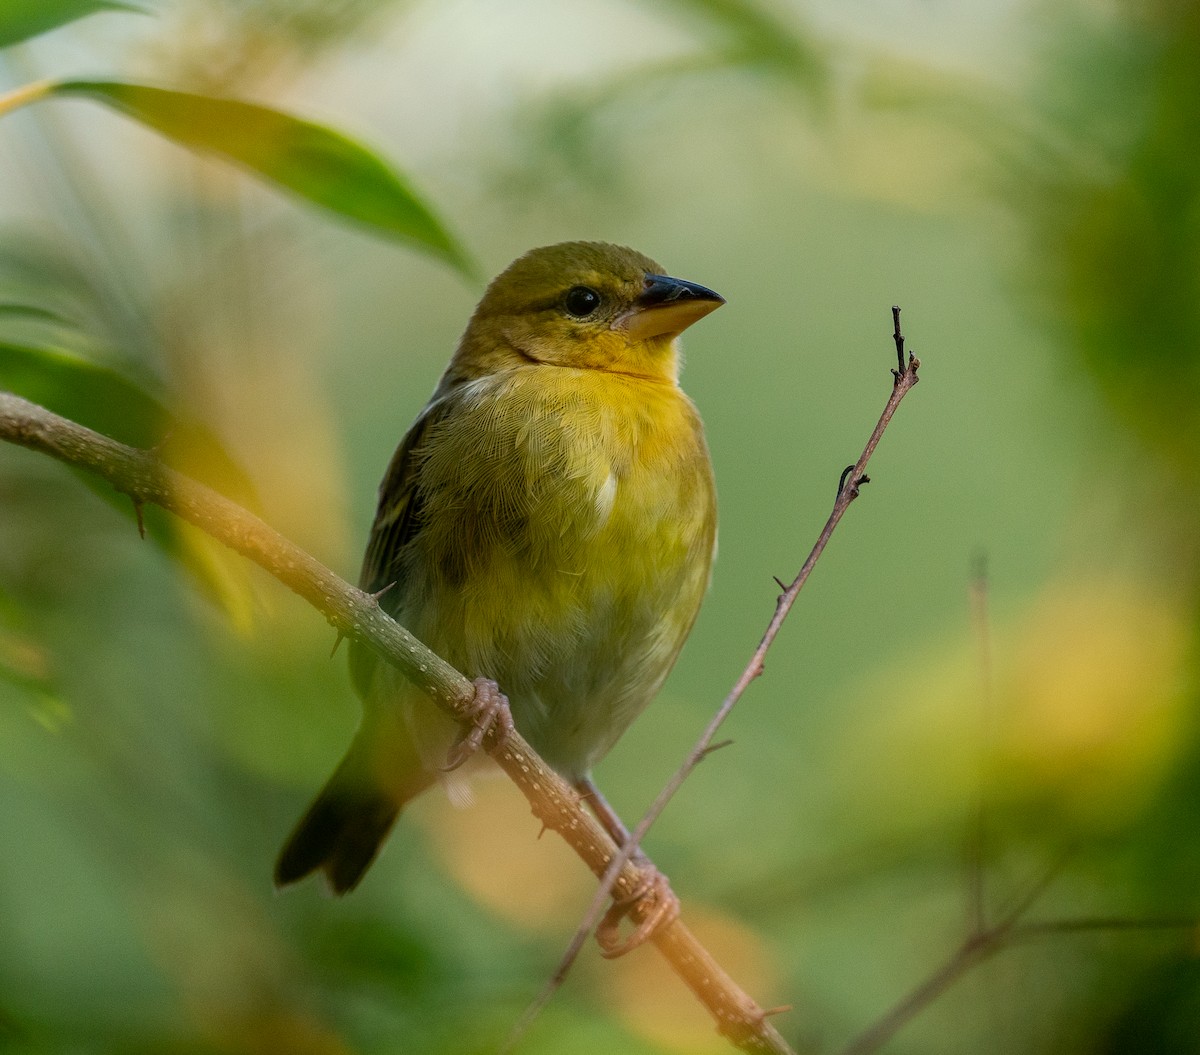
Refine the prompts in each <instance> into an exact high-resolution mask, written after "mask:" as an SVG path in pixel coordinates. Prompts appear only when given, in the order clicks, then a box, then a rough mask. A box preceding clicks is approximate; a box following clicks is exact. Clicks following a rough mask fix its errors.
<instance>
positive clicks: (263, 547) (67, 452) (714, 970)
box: [0, 392, 790, 1055]
mask: <svg viewBox="0 0 1200 1055" xmlns="http://www.w3.org/2000/svg"><path fill="white" fill-rule="evenodd" d="M0 439H3V440H7V441H9V442H11V443H15V444H18V445H20V446H23V447H28V448H30V449H32V450H36V451H40V452H42V453H43V454H48V455H50V456H51V457H53V458H57V459H58V460H59V461H62V462H66V463H67V464H68V465H73V466H76V467H78V468H82V469H86V470H88V471H90V472H93V473H95V474H97V475H99V476H101V477H103V478H104V479H105V480H107V481H108V482H109V483H111V484H112V485H113V486H114V487H115V488H116V489H117V490H118V491H119V492H121V493H123V494H126V495H128V496H129V497H130V498H131V499H132V500H133V502H134V503H135V505H140V504H144V503H147V502H149V503H153V504H155V505H159V506H162V507H163V508H164V509H167V510H170V511H171V512H172V513H175V514H176V515H178V516H179V517H181V518H183V519H184V520H187V521H188V522H189V523H192V524H194V525H196V526H197V527H199V528H200V529H201V530H203V531H205V532H207V533H208V534H209V535H211V536H212V537H213V538H215V539H217V540H218V541H219V542H222V543H224V544H225V545H227V546H229V547H230V548H231V549H233V550H236V551H237V552H238V553H240V554H242V555H243V556H245V557H248V558H250V559H251V560H252V561H254V562H255V563H256V564H258V565H259V566H260V567H262V568H264V569H265V570H266V571H268V572H269V573H270V574H271V575H273V576H275V578H277V579H278V580H279V581H280V582H282V583H283V584H284V585H285V586H287V587H288V588H289V589H291V590H293V591H294V592H295V593H297V594H299V595H300V596H301V597H303V598H304V599H305V600H306V601H308V603H309V604H311V605H312V606H313V607H314V608H316V609H317V610H318V611H319V612H321V613H322V614H323V615H324V616H325V618H326V619H327V620H328V621H329V623H330V624H331V625H332V626H333V627H334V628H335V629H336V630H337V632H338V633H339V634H340V635H341V636H343V637H346V638H351V639H354V640H357V641H361V642H362V643H363V644H365V645H367V646H368V647H370V648H371V649H373V650H374V651H375V652H377V653H378V654H379V655H380V656H382V657H383V658H384V659H386V660H388V661H389V662H391V663H393V664H394V665H395V666H396V667H398V668H399V669H400V670H401V671H402V672H403V673H404V674H405V676H407V677H408V678H409V679H410V680H411V681H412V682H413V683H414V684H416V685H417V686H418V687H419V688H420V689H421V691H422V692H424V693H426V694H427V695H428V696H429V697H430V698H431V699H432V700H433V701H434V703H436V704H437V705H438V706H439V707H441V708H442V709H443V710H444V711H446V712H447V713H448V714H450V715H452V716H453V717H455V718H457V719H459V720H462V719H463V718H465V717H466V716H467V714H468V708H469V706H470V704H471V702H472V700H473V699H474V694H475V690H474V686H473V685H472V684H471V682H469V681H468V680H467V679H466V678H465V677H464V676H463V675H462V674H461V673H459V672H458V671H457V670H455V669H454V668H453V667H451V666H450V665H449V664H448V663H446V662H445V661H444V660H442V659H441V658H439V657H438V656H436V655H435V654H434V653H432V652H431V651H429V649H427V648H426V647H425V646H424V645H422V644H421V643H420V642H419V641H418V640H417V639H416V638H415V637H413V636H412V634H410V633H409V632H408V631H407V630H405V629H404V627H402V626H400V624H399V623H397V622H396V621H395V620H393V619H392V618H391V617H390V616H388V615H387V613H385V612H384V611H383V610H382V609H381V608H380V607H379V604H378V602H377V600H376V599H375V598H373V597H371V596H370V595H369V594H366V593H364V592H363V591H362V590H359V589H356V588H355V587H353V586H351V585H350V584H349V583H347V582H346V581H345V580H343V579H341V578H339V577H338V576H337V575H334V574H333V572H331V571H330V570H329V569H328V568H326V567H325V566H324V565H322V564H321V563H320V562H319V561H317V560H316V559H314V558H313V557H312V556H310V555H309V554H308V553H306V552H305V551H304V550H302V549H300V547H298V546H296V545H295V544H294V543H292V542H290V541H289V540H288V539H286V538H284V537H283V536H282V535H280V534H279V533H278V532H277V531H275V530H274V529H273V528H271V527H269V526H268V525H267V524H266V523H264V522H263V521H262V520H260V519H259V518H258V517H256V516H254V515H253V514H252V513H249V512H247V511H246V510H245V509H243V508H241V507H240V506H238V505H236V504H235V503H233V502H231V501H229V499H227V498H225V497H224V496H222V495H220V494H218V493H217V492H215V491H213V490H211V489H210V488H208V487H205V486H204V485H203V484H200V483H197V482H196V481H195V480H192V479H190V478H189V477H186V476H184V475H182V474H181V473H178V472H175V471H174V470H172V469H169V468H167V467H166V466H165V465H163V464H162V462H161V461H160V460H159V459H158V457H157V456H156V455H155V454H154V453H152V452H147V451H140V450H136V449H135V448H133V447H127V446H125V445H124V444H121V443H117V442H116V441H115V440H112V439H109V438H108V437H107V436H102V435H100V434H99V433H97V432H93V431H92V430H90V429H86V428H84V427H83V426H81V425H78V424H76V423H75V422H72V421H68V420H67V419H65V418H62V417H59V416H58V415H57V414H53V413H51V412H50V411H48V410H46V409H44V408H43V407H39V406H37V405H36V404H33V403H30V402H28V401H27V400H24V399H21V398H20V397H18V396H15V395H11V394H9V393H6V392H0ZM486 746H488V747H489V749H493V750H492V757H493V758H495V760H496V761H497V762H498V763H499V765H500V768H501V769H503V770H504V772H505V773H507V774H508V776H509V777H510V778H511V779H512V781H513V782H514V783H515V784H516V785H517V786H518V787H519V788H520V789H521V791H522V792H523V793H524V795H525V797H526V798H527V799H528V800H529V802H530V805H531V806H532V807H533V813H534V816H535V817H537V818H538V819H539V820H540V821H541V822H542V823H543V824H544V825H545V826H546V827H547V828H551V829H553V830H554V831H555V832H557V833H558V834H559V835H560V836H562V838H563V839H564V840H566V842H567V843H568V844H569V845H570V846H571V848H572V849H573V850H575V852H576V853H577V854H578V855H579V856H580V857H581V858H582V859H583V861H584V863H585V864H586V865H587V866H588V867H589V868H590V869H591V870H592V872H593V873H595V874H596V875H597V876H602V875H604V874H605V872H606V870H607V869H608V867H609V862H610V861H611V860H612V859H613V858H614V856H615V855H616V853H617V847H616V846H615V844H614V843H613V841H612V840H611V839H610V838H609V836H608V834H607V833H606V832H605V831H604V830H603V829H602V828H601V827H600V825H599V824H598V823H597V822H596V821H595V820H594V819H593V818H592V816H591V815H590V814H589V813H588V812H587V811H586V810H585V809H584V808H583V806H582V804H581V803H580V800H579V796H578V795H577V794H576V793H575V791H574V790H573V789H572V788H571V787H570V786H568V784H567V783H566V782H565V781H564V780H563V779H562V778H561V777H560V776H559V775H558V774H557V773H555V772H554V771H553V770H552V769H550V767H549V766H547V765H546V763H545V762H543V761H542V760H541V758H539V757H538V755H537V754H535V753H534V751H533V750H532V748H530V747H529V745H528V744H527V743H526V742H525V741H524V740H523V739H522V738H521V737H520V736H517V735H513V736H510V737H508V738H507V739H505V741H504V742H503V743H502V744H500V745H499V746H497V745H496V744H495V741H494V739H492V740H490V741H488V742H486ZM643 885H644V869H643V868H641V867H639V866H637V865H634V864H631V863H630V862H628V861H626V862H624V863H623V864H622V865H621V866H620V867H619V869H618V870H617V874H616V878H615V882H614V883H613V885H612V890H613V893H614V894H615V895H616V896H618V897H627V896H629V895H631V894H632V893H634V892H635V891H638V890H640V889H641V888H642V886H643ZM652 940H653V942H654V944H655V945H656V946H657V947H658V949H659V951H660V952H661V953H662V954H663V956H665V957H666V959H667V961H668V963H669V964H670V965H671V967H672V969H673V970H674V971H675V972H676V974H678V975H679V977H680V978H681V979H682V980H683V981H684V983H685V984H686V985H687V986H688V988H689V989H691V990H692V992H693V993H694V994H695V995H696V997H697V999H699V1000H700V1001H701V1002H702V1003H703V1004H704V1006H705V1007H706V1008H707V1009H708V1011H709V1013H710V1014H711V1015H712V1016H713V1018H714V1019H715V1020H716V1024H717V1028H718V1030H719V1031H720V1032H721V1033H722V1034H724V1035H725V1036H726V1037H728V1038H729V1039H730V1040H731V1041H732V1042H733V1043H734V1044H735V1045H736V1046H737V1047H739V1048H741V1049H742V1050H743V1051H748V1052H771V1053H777V1055H784V1053H788V1052H790V1049H789V1047H788V1045H787V1043H786V1042H785V1041H784V1039H783V1038H782V1037H781V1036H780V1034H779V1033H778V1031H777V1030H775V1028H774V1027H773V1026H771V1024H770V1023H769V1022H768V1021H767V1017H766V1015H767V1013H766V1012H765V1011H764V1010H763V1009H762V1008H761V1007H759V1006H758V1004H756V1003H755V1002H754V1001H753V1000H752V999H751V998H750V997H749V996H748V995H747V994H746V993H744V992H743V991H742V990H741V989H740V988H739V987H738V986H737V984H736V983H735V982H734V981H733V979H731V978H730V977H729V975H728V974H726V973H725V971H724V970H723V969H722V968H721V966H720V965H719V964H718V963H717V962H716V961H715V960H714V959H713V957H712V956H711V955H710V954H709V952H708V951H707V950H706V949H705V948H704V946H702V945H701V944H700V942H699V941H697V939H696V938H695V936H694V935H693V934H692V933H691V931H689V930H688V929H687V927H686V926H684V924H683V923H682V922H681V921H680V920H678V919H676V920H675V921H674V922H672V923H670V924H669V925H665V926H663V927H661V928H659V929H658V930H657V931H656V932H655V934H654V937H653V939H652Z"/></svg>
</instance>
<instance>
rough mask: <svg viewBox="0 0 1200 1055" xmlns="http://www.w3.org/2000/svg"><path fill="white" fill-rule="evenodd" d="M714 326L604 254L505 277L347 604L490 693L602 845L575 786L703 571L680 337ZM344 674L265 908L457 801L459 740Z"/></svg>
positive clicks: (637, 262)
mask: <svg viewBox="0 0 1200 1055" xmlns="http://www.w3.org/2000/svg"><path fill="white" fill-rule="evenodd" d="M723 303H724V300H723V299H722V298H721V297H720V296H719V295H718V294H716V293H714V292H713V291H712V290H710V289H706V288H705V287H704V286H699V285H696V284H695V283H692V282H685V281H682V280H680V279H676V278H668V277H666V276H665V275H664V274H662V268H661V267H659V265H658V264H656V263H655V262H654V261H653V260H650V259H649V258H647V257H645V256H642V255H641V254H640V253H636V252H634V251H633V250H632V249H626V248H623V247H621V246H615V245H608V244H605V243H600V242H565V243H563V244H560V245H552V246H547V247H544V248H541V249H534V250H532V251H531V252H529V253H526V254H525V255H524V256H522V257H521V258H519V259H518V260H516V261H515V262H514V263H513V264H511V265H510V266H509V267H508V269H507V270H506V271H504V272H503V273H502V274H501V275H500V276H499V277H498V278H496V279H495V280H494V281H493V282H492V283H491V285H490V286H489V287H488V289H487V291H486V292H485V293H484V296H483V299H482V300H481V301H480V302H479V305H478V307H476V309H475V312H474V314H473V315H472V316H471V320H470V323H469V324H468V325H467V329H466V332H465V334H464V335H463V337H462V340H461V342H460V343H459V346H458V350H457V352H456V353H455V355H454V357H453V358H452V359H451V361H450V365H449V366H448V367H447V369H446V372H445V374H444V375H443V376H442V379H441V381H440V383H439V384H438V386H437V389H436V390H435V391H434V393H433V396H432V398H431V399H430V401H429V404H428V405H427V406H426V407H425V409H424V410H423V411H422V412H421V414H420V416H419V417H418V418H417V420H416V422H415V423H414V424H413V426H412V428H411V429H410V430H409V432H408V435H406V436H405V437H404V440H403V441H402V442H401V444H400V447H399V449H398V450H397V451H396V453H395V455H394V456H393V458H392V461H391V465H390V466H389V467H388V471H387V474H386V475H385V476H384V478H383V482H382V484H381V485H380V490H379V506H378V511H377V513H376V515H375V524H374V527H373V528H372V531H371V538H370V541H369V543H368V545H367V552H366V557H365V559H364V562H363V569H362V576H361V579H360V585H361V586H362V588H363V589H364V590H368V591H371V592H377V591H380V590H384V589H385V588H387V587H390V589H387V592H386V593H384V594H383V595H382V597H381V598H380V603H381V604H382V605H383V607H384V608H385V609H386V610H387V611H389V612H390V613H391V614H392V615H393V616H395V618H396V619H397V620H398V621H399V622H400V623H402V624H403V625H404V626H406V627H408V628H409V629H410V630H411V631H412V632H413V633H414V634H415V635H416V636H417V637H418V638H419V639H420V640H421V641H423V642H424V643H425V644H426V645H428V646H429V647H430V648H431V649H433V650H434V651H435V652H437V653H439V654H440V655H441V656H443V657H444V658H445V659H446V660H447V661H448V662H450V663H452V664H453V665H454V666H455V667H457V668H458V669H460V670H462V671H463V672H464V673H466V674H467V676H468V677H470V678H474V679H477V682H476V684H477V686H479V687H480V694H481V698H486V697H487V696H488V691H487V690H488V685H487V683H486V682H485V681H483V680H482V679H492V680H494V681H495V682H496V683H498V684H499V686H500V687H501V688H502V689H503V691H504V692H505V693H506V694H507V696H508V699H509V700H510V701H511V716H512V720H513V721H514V722H515V724H516V728H517V729H518V730H519V731H520V732H521V734H522V735H523V736H524V737H525V738H526V739H527V740H528V741H529V742H530V744H531V745H532V746H533V747H534V749H535V750H536V751H537V752H538V753H539V754H541V755H542V757H543V758H544V759H545V760H546V761H547V762H548V763H549V764H550V765H551V766H553V767H554V768H555V769H556V770H558V772H560V773H561V774H562V775H563V776H564V777H565V778H566V779H567V780H569V781H571V782H572V783H573V784H574V785H575V786H576V787H578V788H579V789H580V790H581V791H582V792H584V794H585V795H586V796H587V797H588V798H589V800H590V801H591V802H592V804H593V807H594V808H595V810H596V812H597V814H598V816H599V817H600V819H601V820H602V821H603V822H604V823H605V824H606V825H607V826H608V827H609V830H610V831H613V833H614V837H617V838H620V835H621V828H620V822H619V821H618V820H617V819H616V817H615V814H613V813H612V811H611V810H609V809H608V807H607V804H606V803H605V802H604V800H603V799H602V798H600V797H599V795H598V793H597V792H596V789H595V786H594V785H593V784H592V783H591V769H592V767H593V766H594V765H595V763H596V762H597V761H598V760H599V759H600V758H601V757H603V755H604V754H605V753H606V752H607V751H608V750H609V748H611V747H612V746H613V744H614V743H615V742H616V741H617V739H618V738H619V737H620V736H621V734H622V733H623V732H624V731H625V730H626V728H628V726H629V724H630V723H631V722H632V721H633V719H634V718H635V717H637V715H638V714H639V713H640V712H641V711H642V710H643V708H645V706H646V705H647V704H648V703H649V702H650V700H651V698H652V697H653V696H654V695H655V693H656V692H657V691H658V690H659V688H660V687H661V686H662V683H663V681H664V680H665V679H666V677H667V674H668V672H669V671H670V670H671V667H672V666H673V665H674V663H675V659H676V657H677V656H678V655H679V650H680V648H681V647H682V646H683V642H684V639H685V638H686V637H687V635H688V632H689V631H690V630H691V628H692V624H693V622H694V621H695V619H696V614H697V612H698V611H699V608H700V602H701V599H702V597H703V595H704V592H705V589H706V588H707V585H708V581H709V576H710V571H711V567H712V560H713V554H714V550H715V546H716V531H717V517H716V492H715V489H714V484H713V474H712V466H711V463H710V461H709V455H708V448H707V445H706V444H705V440H704V431H703V427H702V425H701V422H700V417H699V415H698V413H697V412H696V408H695V406H693V404H692V402H691V401H690V400H689V399H688V397H687V396H686V395H684V393H683V391H682V390H681V389H680V387H679V367H680V357H679V348H678V342H677V340H676V338H677V337H678V336H679V334H680V333H682V332H683V330H685V329H686V328H687V327H688V326H690V325H691V324H692V323H693V322H695V321H697V320H698V319H700V318H702V317H703V316H705V315H707V314H708V313H709V312H711V311H713V310H714V309H715V308H718V307H719V306H720V305H721V304H723ZM350 661H351V671H352V674H353V678H354V684H355V688H356V689H357V691H358V693H359V695H360V696H361V697H362V700H363V721H362V725H361V727H360V728H359V731H358V733H357V735H356V736H355V739H354V742H353V744H352V745H351V747H350V750H349V752H348V753H347V755H346V757H345V759H343V761H342V763H341V765H340V766H339V767H338V769H337V770H336V772H335V773H334V774H333V776H332V777H331V778H330V780H329V782H328V783H327V784H326V785H325V787H324V789H323V790H322V791H321V793H320V795H319V796H318V797H317V800H316V801H315V802H314V803H313V805H312V806H311V807H310V808H309V810H308V812H307V813H306V814H305V815H304V817H303V818H302V819H301V821H300V823H299V824H298V825H297V827H296V830H295V831H294V832H293V833H292V835H291V837H290V838H289V839H288V842H287V844H286V845H285V846H284V848H283V851H282V852H281V854H280V856H279V860H278V862H277V864H276V868H275V881H276V883H277V884H278V885H284V884H287V883H291V882H294V881H296V880H298V879H301V878H303V877H304V876H306V875H308V874H309V873H311V872H314V871H317V870H318V869H319V870H321V871H323V872H324V873H325V876H326V878H327V879H328V881H329V884H330V886H331V887H332V888H333V890H334V891H336V892H337V893H339V894H340V893H344V892H346V891H348V890H351V889H353V887H354V886H355V885H356V884H357V883H358V882H359V880H360V879H361V878H362V875H363V873H364V872H365V871H366V869H367V867H368V866H369V865H370V863H371V862H372V860H374V858H375V855H376V853H377V852H378V850H379V846H380V844H381V843H382V842H383V840H384V838H385V837H386V836H387V833H388V831H389V829H390V828H391V827H392V824H393V822H394V821H395V819H396V816H397V814H398V813H399V812H400V809H401V808H402V807H403V806H404V804H405V803H406V802H407V801H408V800H409V799H411V798H412V797H413V796H414V795H417V794H418V793H420V792H421V791H423V790H424V789H425V788H427V787H429V786H430V785H431V784H433V783H435V782H437V781H438V780H439V779H441V780H443V782H446V783H448V784H449V785H450V787H449V790H450V791H451V793H452V794H454V793H455V791H456V788H457V787H458V786H459V785H461V783H462V777H461V775H460V774H459V773H449V772H448V769H449V768H453V766H451V767H447V764H446V760H447V758H448V757H450V758H451V759H452V761H453V763H454V765H455V766H456V765H457V763H458V762H459V761H462V758H461V755H462V754H463V752H462V750H461V745H462V743H463V736H462V734H461V732H458V731H457V727H456V726H455V724H454V723H453V722H452V721H451V720H450V719H449V718H448V717H446V716H445V715H444V714H443V713H442V712H440V711H439V710H437V708H436V707H435V706H434V705H433V704H432V703H431V702H430V701H429V700H428V699H426V698H424V697H423V696H422V694H421V693H420V692H419V691H418V690H417V689H416V688H415V687H414V686H412V685H411V684H410V683H409V682H408V681H407V680H406V679H405V678H404V677H403V676H402V675H401V674H400V673H399V672H398V671H397V670H395V668H393V667H392V666H391V665H390V664H388V663H386V662H383V661H382V660H380V659H378V658H377V657H376V656H375V655H374V654H373V653H372V652H370V651H369V650H367V649H366V648H364V647H361V646H355V647H353V648H352V651H351V656H350ZM489 705H495V706H496V707H502V706H503V700H502V698H501V699H499V700H497V699H494V698H493V699H492V700H491V701H490V704H489ZM456 733H457V741H456ZM456 742H457V744H458V745H459V746H458V748H457V749H456V747H455V745H456ZM448 752H449V753H450V754H449V755H448Z"/></svg>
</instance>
